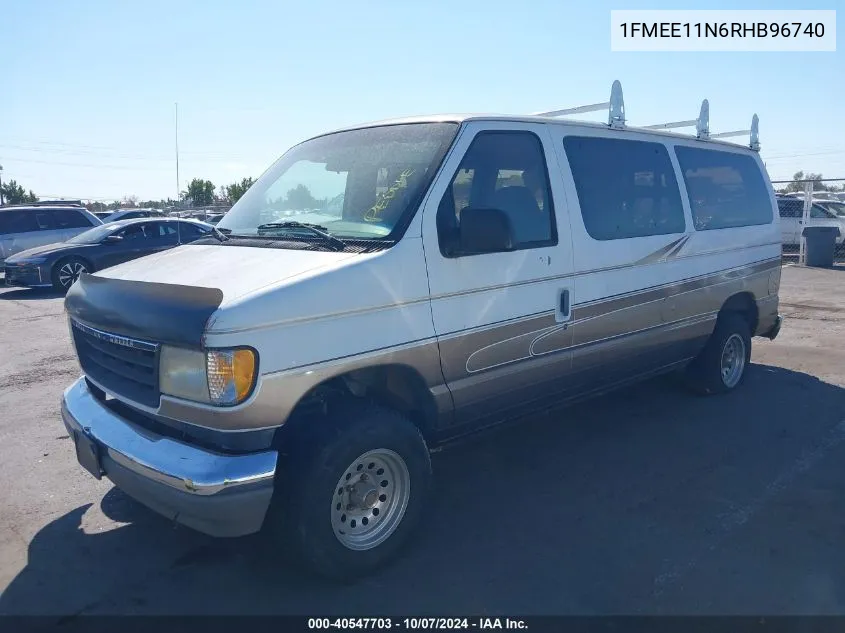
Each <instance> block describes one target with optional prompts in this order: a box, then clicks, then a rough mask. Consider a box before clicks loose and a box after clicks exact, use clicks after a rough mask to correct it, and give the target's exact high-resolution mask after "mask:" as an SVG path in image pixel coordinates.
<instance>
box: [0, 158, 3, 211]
mask: <svg viewBox="0 0 845 633" xmlns="http://www.w3.org/2000/svg"><path fill="white" fill-rule="evenodd" d="M2 206H3V165H0V207H2Z"/></svg>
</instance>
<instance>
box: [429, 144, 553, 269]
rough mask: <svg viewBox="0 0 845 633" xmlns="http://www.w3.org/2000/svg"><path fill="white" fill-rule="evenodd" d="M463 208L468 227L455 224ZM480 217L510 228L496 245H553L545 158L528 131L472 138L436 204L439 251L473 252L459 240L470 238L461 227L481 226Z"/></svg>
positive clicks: (516, 247)
mask: <svg viewBox="0 0 845 633" xmlns="http://www.w3.org/2000/svg"><path fill="white" fill-rule="evenodd" d="M465 209H470V210H471V214H472V216H473V217H472V223H471V227H472V228H470V226H464V227H463V229H462V227H461V215H462V213H463V212H464V210H465ZM485 218H487V219H489V222H490V223H491V224H502V225H504V229H503V230H507V231H508V232H509V233H510V240H509V242H510V247H509V248H507V249H502V250H521V249H527V248H537V247H542V246H552V245H554V244H557V231H556V227H555V220H554V210H553V208H552V196H551V191H550V187H549V177H548V170H547V169H546V160H545V157H544V155H543V146H542V143H541V142H540V139H539V138H538V137H537V135H536V134H534V133H533V132H521V131H502V132H499V131H495V132H492V131H491V132H480V133H479V134H478V135H477V136H476V137H475V138H474V139H473V141H472V143H471V144H470V146H469V149H468V150H467V153H466V155H465V156H464V158H463V160H462V161H461V164H460V166H459V167H458V170H457V172H456V173H455V175H454V177H453V178H452V181H451V183H450V185H449V188H448V189H447V190H446V193H445V195H444V196H443V199H442V200H441V203H440V206H439V208H438V212H437V231H438V241H439V244H440V251H441V253H442V254H443V255H444V256H445V257H462V256H467V255H472V254H475V253H474V252H471V251H467V249H466V248H465V247H462V244H466V243H469V242H473V241H474V240H473V239H472V237H473V236H470V235H467V234H466V233H467V231H476V230H478V229H479V228H481V229H482V230H486V229H485V227H484V225H485V223H486V219H485ZM497 230H498V229H497Z"/></svg>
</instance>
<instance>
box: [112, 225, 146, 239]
mask: <svg viewBox="0 0 845 633" xmlns="http://www.w3.org/2000/svg"><path fill="white" fill-rule="evenodd" d="M118 235H120V236H122V237H123V239H124V240H142V239H144V238H145V237H146V235H145V234H144V225H143V224H132V225H130V226H127V227H126V228H125V229H123V230H122V231H121V232H120V233H118Z"/></svg>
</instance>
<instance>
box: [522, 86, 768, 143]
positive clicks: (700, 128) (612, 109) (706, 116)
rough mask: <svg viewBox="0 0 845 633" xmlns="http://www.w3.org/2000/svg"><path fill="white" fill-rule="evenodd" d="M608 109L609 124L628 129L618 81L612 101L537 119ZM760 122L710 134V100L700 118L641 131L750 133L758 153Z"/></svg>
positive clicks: (705, 135) (699, 136) (698, 134)
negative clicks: (730, 130) (679, 130)
mask: <svg viewBox="0 0 845 633" xmlns="http://www.w3.org/2000/svg"><path fill="white" fill-rule="evenodd" d="M604 109H607V110H608V115H607V125H608V127H611V128H614V129H619V130H621V129H625V128H626V124H625V100H624V99H623V97H622V84H621V83H620V81H619V80H618V79H617V80H616V81H614V82H613V85H612V86H611V88H610V101H604V102H602V103H591V104H588V105H583V106H577V107H574V108H564V109H563V110H551V111H548V112H535V113H534V116H547V117H559V116H567V115H570V114H581V113H583V112H598V111H600V110H604ZM759 123H760V120H759V118H758V117H757V115H756V114H755V115H754V116H752V117H751V129H748V130H736V131H733V132H718V133H716V134H711V133H710V103H709V102H708V101H707V99H704V100H703V101H702V102H701V110H699V113H698V118H697V119H688V120H686V121H671V122H669V123H657V124H654V125H644V126H641V127H639V128H634V129H641V130H670V129H675V128H683V127H695V138H697V139H699V140H702V141H707V140H710V139H715V138H729V137H732V136H745V135H746V134H748V135H749V136H750V138H749V144H748V146H749V147H750V148H751V149H753V150H754V151H755V152H759V151H760V133H759Z"/></svg>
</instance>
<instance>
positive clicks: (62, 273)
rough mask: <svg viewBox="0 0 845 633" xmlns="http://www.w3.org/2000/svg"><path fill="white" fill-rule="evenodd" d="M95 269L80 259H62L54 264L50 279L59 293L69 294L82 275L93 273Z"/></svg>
mask: <svg viewBox="0 0 845 633" xmlns="http://www.w3.org/2000/svg"><path fill="white" fill-rule="evenodd" d="M92 272H94V267H93V266H91V264H89V263H88V262H86V261H85V260H84V259H82V258H80V257H68V258H66V259H60V260H59V261H57V262H56V263H55V264H53V270H52V272H51V273H50V278H51V279H52V281H53V288H55V289H56V291H57V292H67V291H68V289H69V288H70V287H71V286H72V285H73V282H74V281H76V280H77V279H78V278H79V275H81V274H82V273H92Z"/></svg>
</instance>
